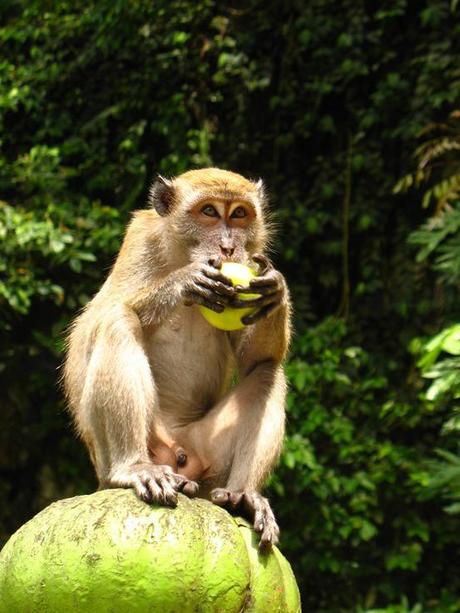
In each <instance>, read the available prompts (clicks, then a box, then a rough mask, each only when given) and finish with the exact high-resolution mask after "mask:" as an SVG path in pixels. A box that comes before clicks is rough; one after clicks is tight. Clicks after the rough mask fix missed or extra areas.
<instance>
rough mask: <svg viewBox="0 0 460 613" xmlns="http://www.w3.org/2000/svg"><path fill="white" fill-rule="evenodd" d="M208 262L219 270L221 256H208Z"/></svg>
mask: <svg viewBox="0 0 460 613" xmlns="http://www.w3.org/2000/svg"><path fill="white" fill-rule="evenodd" d="M208 264H209V265H210V266H213V267H214V268H217V269H218V270H220V269H221V268H222V258H221V257H220V256H217V257H214V258H209V260H208Z"/></svg>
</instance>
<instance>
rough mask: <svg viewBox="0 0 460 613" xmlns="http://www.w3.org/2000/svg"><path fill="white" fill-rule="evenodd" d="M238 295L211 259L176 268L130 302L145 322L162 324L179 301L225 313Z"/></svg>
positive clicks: (129, 299)
mask: <svg viewBox="0 0 460 613" xmlns="http://www.w3.org/2000/svg"><path fill="white" fill-rule="evenodd" d="M219 267H220V266H219ZM234 295H235V290H234V288H233V286H232V284H231V281H229V279H227V277H225V276H224V275H223V274H222V273H221V272H220V271H219V268H218V267H217V265H216V264H215V262H214V261H213V260H210V261H209V262H207V263H193V264H189V265H187V266H184V267H183V268H181V269H179V270H175V271H173V272H172V273H170V274H169V275H167V276H166V277H165V278H164V279H162V280H160V281H158V282H156V283H153V284H152V286H150V287H145V288H142V289H140V290H139V291H138V292H137V293H135V294H131V295H129V296H128V298H127V300H126V303H127V305H128V306H129V307H130V308H131V309H132V310H133V311H134V312H135V313H136V314H137V316H138V317H139V320H140V322H141V324H142V325H159V324H161V323H162V322H163V321H164V320H165V319H166V318H167V317H168V316H169V315H170V314H171V312H172V311H173V310H174V309H175V308H176V307H177V306H178V305H179V304H186V305H191V304H193V303H196V304H201V305H203V306H206V307H208V308H209V309H211V310H213V311H216V312H217V313H221V312H222V311H223V310H224V308H225V306H226V305H228V304H229V303H230V301H231V300H232V299H233V297H234Z"/></svg>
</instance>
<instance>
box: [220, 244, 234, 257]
mask: <svg viewBox="0 0 460 613" xmlns="http://www.w3.org/2000/svg"><path fill="white" fill-rule="evenodd" d="M220 250H221V252H222V255H223V256H224V258H231V257H232V255H233V253H234V251H235V247H222V245H221V246H220Z"/></svg>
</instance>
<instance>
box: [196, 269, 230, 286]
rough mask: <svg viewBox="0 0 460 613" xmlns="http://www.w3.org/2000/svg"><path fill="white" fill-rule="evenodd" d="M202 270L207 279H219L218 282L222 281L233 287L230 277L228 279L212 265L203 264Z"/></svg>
mask: <svg viewBox="0 0 460 613" xmlns="http://www.w3.org/2000/svg"><path fill="white" fill-rule="evenodd" d="M202 272H203V274H204V275H205V276H206V277H208V278H209V279H213V280H214V281H219V282H220V283H223V284H224V285H228V286H229V287H233V283H232V281H231V279H229V278H228V277H226V276H225V275H224V274H223V273H221V272H220V270H218V269H216V268H213V267H212V266H205V267H204V268H203V271H202Z"/></svg>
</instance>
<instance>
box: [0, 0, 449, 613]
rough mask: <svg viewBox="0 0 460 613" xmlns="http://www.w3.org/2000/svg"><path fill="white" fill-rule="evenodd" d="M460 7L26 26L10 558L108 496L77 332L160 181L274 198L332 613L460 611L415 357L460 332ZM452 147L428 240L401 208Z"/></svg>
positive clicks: (7, 48) (13, 60) (1, 316)
mask: <svg viewBox="0 0 460 613" xmlns="http://www.w3.org/2000/svg"><path fill="white" fill-rule="evenodd" d="M455 5H456V3H455V2H451V3H450V4H449V3H446V2H444V1H442V0H430V2H425V1H423V2H421V3H408V2H407V1H406V0H397V1H396V2H394V1H393V2H388V1H384V2H380V3H374V4H373V5H370V4H369V5H368V4H366V5H364V4H360V3H356V2H352V1H351V0H346V1H345V2H342V3H337V2H333V0H309V1H308V2H305V3H289V2H288V3H286V2H279V1H278V0H272V1H270V2H266V3H264V4H261V3H260V2H255V1H250V2H249V3H246V4H245V5H244V6H243V5H239V4H238V5H235V6H233V5H232V6H231V7H230V6H227V5H223V4H220V3H215V2H212V1H211V0H202V1H201V2H187V1H186V0H172V1H168V2H166V1H165V0H158V1H157V2H148V1H147V0H138V1H137V2H120V1H116V2H113V0H110V1H109V0H90V1H89V2H84V3H83V2H81V1H80V0H77V1H76V2H72V3H69V2H63V1H59V2H54V3H50V2H46V1H45V0H31V1H29V2H27V3H24V2H20V1H19V0H8V2H4V3H2V5H1V7H0V16H1V25H0V42H1V46H2V54H1V57H0V127H1V139H0V146H1V150H0V193H1V203H0V238H1V245H2V249H1V258H0V383H1V387H0V405H1V411H0V424H1V428H0V475H1V478H0V495H1V497H2V500H4V501H7V502H6V503H5V504H4V505H3V506H2V510H1V511H0V526H1V528H0V539H1V540H4V539H5V538H6V536H7V534H8V533H10V532H12V531H13V530H14V529H16V527H17V526H18V525H19V524H20V523H23V522H24V521H25V520H26V519H27V518H28V517H30V516H31V515H32V514H33V513H35V512H36V511H37V510H39V509H40V508H42V507H43V506H45V505H46V504H47V503H48V502H50V501H51V500H53V499H55V498H59V497H65V496H71V495H73V494H75V493H83V492H87V491H89V490H90V489H91V488H93V487H94V477H93V475H92V470H91V468H90V467H89V462H88V460H87V457H86V453H85V451H84V450H83V449H82V447H81V445H80V443H78V442H77V441H75V440H74V437H73V434H72V432H71V430H70V427H69V425H68V418H67V416H66V415H65V412H64V402H63V399H62V394H61V392H60V391H59V390H58V389H57V386H56V379H57V376H58V375H57V368H58V366H59V364H60V361H61V359H62V346H63V339H64V330H65V328H66V326H67V325H68V323H69V321H70V319H71V318H72V317H73V316H74V315H75V313H76V312H77V311H78V309H79V308H80V307H81V306H82V305H83V304H85V302H86V301H87V300H88V299H89V297H90V296H91V295H92V294H93V293H94V291H95V290H96V289H97V287H98V286H99V285H100V283H101V281H102V279H103V278H104V276H105V275H106V272H107V270H108V268H109V267H110V265H111V263H112V261H113V257H114V255H115V253H116V252H117V249H118V247H119V244H120V240H121V236H122V232H123V226H124V225H125V223H126V222H127V221H128V219H129V215H130V212H131V211H132V210H133V209H134V208H136V207H141V206H144V202H145V199H146V194H147V190H148V186H149V183H150V181H151V179H152V176H153V175H154V173H156V172H160V173H163V174H165V175H173V174H175V173H179V172H181V171H183V170H185V169H188V168H191V167H195V166H202V165H208V164H215V165H218V166H222V167H225V168H232V169H234V170H237V171H240V172H242V173H245V174H248V175H250V176H254V177H258V176H262V177H264V178H265V179H266V182H267V186H268V189H269V192H270V194H271V196H272V200H273V203H274V207H273V208H274V210H275V212H276V222H277V225H278V240H277V242H276V243H275V244H274V254H273V257H274V259H275V260H276V263H277V266H278V267H279V268H280V269H281V270H282V271H283V272H284V273H285V274H286V276H287V279H288V282H289V285H290V288H291V292H292V296H293V299H294V304H295V316H296V336H295V339H296V340H295V344H294V347H293V350H292V354H291V359H290V362H289V364H288V367H287V369H288V374H289V378H290V381H291V393H290V398H289V419H288V428H289V434H288V438H287V441H286V451H285V453H284V455H283V458H282V462H281V466H280V469H279V471H278V472H277V473H276V475H275V476H274V478H273V483H272V491H273V492H274V496H275V498H276V500H274V506H275V509H276V511H277V514H278V516H279V517H280V521H281V524H282V527H283V541H282V546H283V548H284V549H285V551H287V552H288V554H289V556H290V559H291V560H292V562H293V564H294V566H295V570H296V572H297V576H298V578H299V580H300V582H301V583H302V586H303V598H304V602H305V608H306V610H313V611H325V612H329V611H331V612H332V611H334V613H335V612H339V611H350V610H356V609H357V608H358V607H361V609H362V610H363V611H364V610H372V609H374V610H375V609H377V610H378V609H379V608H380V609H383V610H385V607H387V609H386V610H387V611H388V612H389V611H392V612H396V611H398V612H399V611H414V612H415V611H416V610H417V607H419V608H420V607H422V610H423V611H425V610H426V611H440V612H445V611H451V610H452V611H454V610H456V609H455V606H456V605H458V594H459V593H460V587H459V580H458V577H457V573H456V572H455V569H452V568H451V566H450V560H452V559H454V558H455V557H456V556H458V553H459V551H458V550H459V548H460V539H459V536H458V523H457V524H455V521H456V520H457V518H455V516H452V517H451V516H446V515H445V514H443V513H442V509H441V505H440V504H439V503H438V502H437V500H436V499H435V500H430V499H428V498H427V497H426V488H427V485H428V483H429V476H428V466H426V465H425V464H424V461H425V460H426V459H428V458H429V457H432V453H433V452H432V450H433V449H434V448H436V447H440V446H443V447H445V448H446V449H451V448H452V447H453V439H452V437H453V433H452V431H445V428H444V430H443V425H444V423H445V422H446V420H448V419H449V418H450V417H451V406H450V402H451V395H449V394H450V390H449V392H448V393H447V394H444V392H443V390H439V394H436V395H435V397H434V398H433V399H429V398H427V397H426V394H424V393H422V390H423V388H424V380H423V377H421V376H420V373H419V372H418V371H417V370H416V369H415V368H414V365H413V363H412V357H411V356H410V354H409V353H408V351H407V347H408V345H409V343H410V341H411V340H412V339H413V338H414V337H417V338H426V337H430V336H433V335H434V334H436V333H438V332H439V331H440V330H442V329H443V328H444V327H447V326H449V325H451V324H452V323H453V322H458V321H459V320H458V306H457V302H458V298H456V295H455V292H456V289H457V287H458V285H456V284H458V278H459V270H460V265H459V263H458V226H459V223H458V203H457V200H458V199H456V196H455V194H456V193H457V191H456V190H457V188H458V183H457V179H456V178H455V177H456V176H457V174H458V157H457V156H458V146H457V145H458V142H459V141H458V129H457V127H456V126H457V124H458V117H457V116H456V115H455V114H453V115H452V116H451V117H450V118H449V119H448V121H447V122H444V121H443V118H444V117H445V116H447V114H448V112H449V111H450V110H451V109H452V108H454V105H455V104H456V103H457V102H458V99H459V96H460V82H459V80H458V53H459V48H458V41H459V40H460V36H459V34H460V26H459V25H458V19H456V17H457V14H456V13H455V14H454V11H455V8H456V6H455ZM428 122H431V123H432V124H433V126H436V127H433V130H432V131H431V132H429V133H427V134H428V137H429V138H431V139H434V140H432V142H431V144H430V145H429V146H425V147H423V146H422V149H420V151H419V154H420V156H421V158H420V159H421V160H422V161H423V162H424V163H423V167H422V168H418V169H416V170H415V173H412V174H411V175H410V178H406V180H405V183H404V185H401V188H403V187H407V186H409V185H412V186H416V187H421V186H422V184H423V180H424V179H427V181H428V182H429V183H427V184H426V185H428V189H431V190H432V192H431V194H430V196H429V198H428V197H427V199H426V204H427V205H429V206H432V205H433V204H434V206H435V209H436V207H437V208H438V209H439V210H436V211H435V215H434V218H432V219H431V220H429V221H428V225H422V226H421V224H422V222H423V216H424V213H423V210H422V211H420V207H419V205H418V199H417V198H416V197H414V196H413V195H412V194H413V193H412V194H409V193H408V192H405V191H404V190H403V189H400V193H398V195H397V196H392V195H391V192H392V187H393V186H394V184H395V182H396V180H397V178H398V176H400V175H401V172H405V171H406V169H409V167H410V166H409V164H410V155H411V152H412V150H413V148H414V142H415V139H416V137H417V135H418V134H420V130H421V129H422V128H423V127H424V126H425V125H426V124H427V123H428ZM444 124H445V126H446V128H445V127H443V125H444ZM456 130H457V131H456ZM444 160H446V162H447V163H446V165H444V166H443V165H442V163H443V162H444ZM417 173H418V174H417ZM430 181H431V183H430ZM414 198H415V199H416V200H417V204H414V203H413V200H414ZM439 203H442V204H439ZM411 233H413V234H412V238H411V244H410V245H408V244H407V237H408V235H410V234H411ZM414 245H415V246H416V248H417V249H419V252H420V253H419V256H418V261H417V262H414V257H413V247H414ZM433 269H434V270H433ZM440 278H442V283H441V284H440V281H439V279H440ZM440 288H441V289H442V291H441V290H440ZM337 314H340V315H341V316H343V317H344V319H346V321H344V320H340V319H337V318H335V317H334V315H337ZM423 342H424V341H420V342H419V345H421V344H422V343H423ZM440 342H442V341H440ZM429 351H431V350H429ZM429 351H428V353H429ZM435 351H437V350H435ZM438 356H439V359H437V360H436V361H435V362H433V363H432V364H431V365H430V366H429V368H430V369H431V370H432V369H438V371H439V369H440V368H441V370H442V368H444V367H443V366H442V362H443V361H445V360H447V361H449V360H454V361H456V360H457V354H454V355H449V354H447V353H446V352H445V348H442V349H441V352H440V353H439V354H438ZM448 365H449V368H450V367H451V366H455V364H454V363H453V362H451V363H449V364H448ZM428 372H429V371H428V370H427V371H426V372H425V374H427V373H428ZM444 374H445V373H444V371H443V372H442V373H441V371H439V376H438V375H436V378H435V379H433V382H434V383H435V382H436V381H438V380H442V378H443V377H444ZM449 385H450V384H449ZM441 392H442V393H441ZM442 432H444V433H443V434H442ZM441 442H442V445H441ZM457 521H458V520H457ZM402 594H406V597H405V599H402ZM458 608H459V607H458V606H457V609H458Z"/></svg>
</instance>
